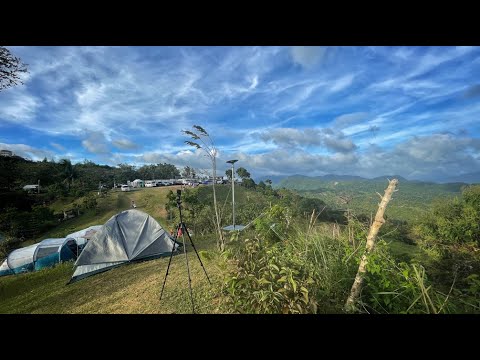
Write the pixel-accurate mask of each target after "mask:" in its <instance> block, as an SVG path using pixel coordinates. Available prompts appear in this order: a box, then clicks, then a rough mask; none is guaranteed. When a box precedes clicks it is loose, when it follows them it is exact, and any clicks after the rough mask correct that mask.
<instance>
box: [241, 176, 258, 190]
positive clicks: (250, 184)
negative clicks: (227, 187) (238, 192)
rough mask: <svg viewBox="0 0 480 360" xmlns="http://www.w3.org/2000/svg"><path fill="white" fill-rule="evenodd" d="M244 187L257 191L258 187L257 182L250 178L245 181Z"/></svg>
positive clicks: (243, 181)
mask: <svg viewBox="0 0 480 360" xmlns="http://www.w3.org/2000/svg"><path fill="white" fill-rule="evenodd" d="M242 185H243V186H244V187H245V188H247V189H255V187H256V184H255V181H253V180H252V179H250V178H246V179H243V180H242Z"/></svg>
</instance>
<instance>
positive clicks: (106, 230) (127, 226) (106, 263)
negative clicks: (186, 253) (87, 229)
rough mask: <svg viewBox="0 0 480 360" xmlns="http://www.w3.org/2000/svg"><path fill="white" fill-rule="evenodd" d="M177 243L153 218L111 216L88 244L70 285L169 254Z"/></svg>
mask: <svg viewBox="0 0 480 360" xmlns="http://www.w3.org/2000/svg"><path fill="white" fill-rule="evenodd" d="M173 246H175V249H176V248H177V247H178V244H175V242H174V240H173V239H172V238H171V237H170V235H169V234H168V232H166V231H165V230H164V229H163V228H162V227H161V226H160V224H159V223H158V222H157V221H156V220H155V219H154V218H152V217H151V216H150V215H148V214H146V213H144V212H141V211H139V210H135V209H132V210H126V211H122V212H121V213H119V214H117V215H114V216H112V217H111V218H110V219H109V220H108V221H107V222H106V223H105V225H103V227H102V228H101V229H100V230H99V231H98V232H97V233H96V234H95V235H94V237H93V238H92V239H91V240H90V241H89V242H88V243H87V245H85V248H84V249H83V251H82V253H81V254H80V256H79V257H78V259H77V261H76V262H75V267H76V269H75V272H74V273H73V276H72V278H71V280H70V283H72V282H75V281H78V280H81V279H84V278H86V277H88V276H91V275H94V274H97V273H100V272H103V271H106V270H109V269H111V268H113V267H117V266H120V265H122V264H125V263H129V262H133V261H139V260H147V259H148V260H150V259H153V258H157V257H160V256H162V255H168V254H170V252H171V251H172V247H173Z"/></svg>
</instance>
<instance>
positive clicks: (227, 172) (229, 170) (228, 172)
mask: <svg viewBox="0 0 480 360" xmlns="http://www.w3.org/2000/svg"><path fill="white" fill-rule="evenodd" d="M225 175H227V177H228V179H229V180H232V169H228V170H227V171H225Z"/></svg>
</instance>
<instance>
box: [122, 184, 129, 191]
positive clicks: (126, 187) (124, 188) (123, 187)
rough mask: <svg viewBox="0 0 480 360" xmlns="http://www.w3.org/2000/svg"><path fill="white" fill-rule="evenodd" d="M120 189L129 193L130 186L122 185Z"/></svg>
mask: <svg viewBox="0 0 480 360" xmlns="http://www.w3.org/2000/svg"><path fill="white" fill-rule="evenodd" d="M121 189H122V191H130V186H128V185H122V187H121Z"/></svg>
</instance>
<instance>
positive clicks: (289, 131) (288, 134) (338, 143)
mask: <svg viewBox="0 0 480 360" xmlns="http://www.w3.org/2000/svg"><path fill="white" fill-rule="evenodd" d="M255 136H258V137H259V138H260V139H262V140H263V141H267V142H268V141H271V142H273V143H274V144H276V145H278V146H280V147H309V146H315V147H320V146H324V147H325V148H327V149H329V150H332V151H335V152H350V151H353V150H355V149H356V145H355V144H354V143H353V142H352V140H350V139H348V138H346V137H345V135H344V134H343V133H342V132H340V131H336V130H332V129H328V128H325V129H315V128H308V129H303V130H299V129H294V128H277V129H271V130H269V131H266V132H261V133H257V134H256V135H255Z"/></svg>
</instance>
